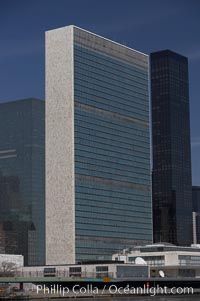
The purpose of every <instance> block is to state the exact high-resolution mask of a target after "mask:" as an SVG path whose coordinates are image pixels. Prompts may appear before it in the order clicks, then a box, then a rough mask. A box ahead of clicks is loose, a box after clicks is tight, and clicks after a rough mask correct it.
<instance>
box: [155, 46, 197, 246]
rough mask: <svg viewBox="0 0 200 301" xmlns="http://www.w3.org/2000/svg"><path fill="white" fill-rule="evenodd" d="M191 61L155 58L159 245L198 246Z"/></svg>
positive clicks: (158, 54) (168, 56) (174, 55)
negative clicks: (195, 242) (195, 236)
mask: <svg viewBox="0 0 200 301" xmlns="http://www.w3.org/2000/svg"><path fill="white" fill-rule="evenodd" d="M188 86H189V85H188V61H187V58H186V57H184V56H182V55H179V54H177V53H174V52H172V51H170V50H164V51H159V52H155V53H152V54H151V98H152V135H153V215H154V241H155V242H159V241H165V242H170V243H173V244H176V245H189V244H190V243H191V242H192V184H191V149H190V116H189V91H188V90H189V89H188V88H189V87H188Z"/></svg>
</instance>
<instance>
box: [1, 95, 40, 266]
mask: <svg viewBox="0 0 200 301" xmlns="http://www.w3.org/2000/svg"><path fill="white" fill-rule="evenodd" d="M44 182H45V181H44V101H41V100H37V99H24V100H19V101H13V102H8V103H2V104H0V253H5V254H22V255H24V263H25V265H38V264H44V254H45V252H44V241H45V237H44V185H45V183H44Z"/></svg>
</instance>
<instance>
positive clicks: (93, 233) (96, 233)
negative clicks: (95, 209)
mask: <svg viewBox="0 0 200 301" xmlns="http://www.w3.org/2000/svg"><path fill="white" fill-rule="evenodd" d="M150 232H151V231H150ZM76 235H84V236H85V235H87V236H92V237H107V238H109V237H110V238H123V237H125V236H126V238H127V239H138V240H142V239H147V240H148V241H151V239H152V233H147V232H146V231H144V232H142V230H140V232H139V233H134V232H133V231H132V233H127V232H126V231H124V232H122V231H120V232H119V231H114V232H112V231H108V230H107V231H99V230H96V229H93V230H88V229H87V228H86V229H83V228H82V225H81V227H80V229H79V228H76Z"/></svg>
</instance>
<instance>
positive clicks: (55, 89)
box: [45, 26, 75, 265]
mask: <svg viewBox="0 0 200 301" xmlns="http://www.w3.org/2000/svg"><path fill="white" fill-rule="evenodd" d="M45 39H46V50H45V52H46V53H45V58H46V63H45V64H46V67H45V68H46V69H45V73H46V112H45V114H46V154H45V157H46V264H47V265H50V264H53V265H54V264H69V263H70V264H71V263H74V262H75V217H74V215H75V213H74V212H75V210H74V70H73V26H68V27H64V28H59V29H56V30H51V31H48V32H46V37H45Z"/></svg>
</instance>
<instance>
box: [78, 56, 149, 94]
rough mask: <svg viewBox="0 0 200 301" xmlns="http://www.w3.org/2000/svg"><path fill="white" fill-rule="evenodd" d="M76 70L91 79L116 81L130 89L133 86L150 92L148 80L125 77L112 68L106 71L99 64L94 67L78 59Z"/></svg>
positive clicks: (113, 82) (114, 82)
mask: <svg viewBox="0 0 200 301" xmlns="http://www.w3.org/2000/svg"><path fill="white" fill-rule="evenodd" d="M74 72H75V75H76V73H80V74H83V73H84V74H85V75H86V76H87V77H89V78H90V79H92V78H93V77H94V78H97V79H100V80H102V81H106V82H109V83H112V84H114V85H116V83H120V84H121V86H124V88H128V89H130V88H131V87H134V88H138V89H141V90H142V91H144V92H148V87H147V85H146V81H145V82H144V81H143V80H141V79H140V78H138V77H137V76H135V77H134V79H133V78H131V79H130V77H124V76H123V74H122V73H117V74H116V73H113V72H112V70H111V69H109V70H107V71H105V69H104V68H102V67H101V66H99V68H98V69H97V68H94V66H93V65H91V64H90V65H88V64H85V63H83V62H82V61H80V60H79V59H78V61H75V66H74ZM141 90H140V91H141Z"/></svg>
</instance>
